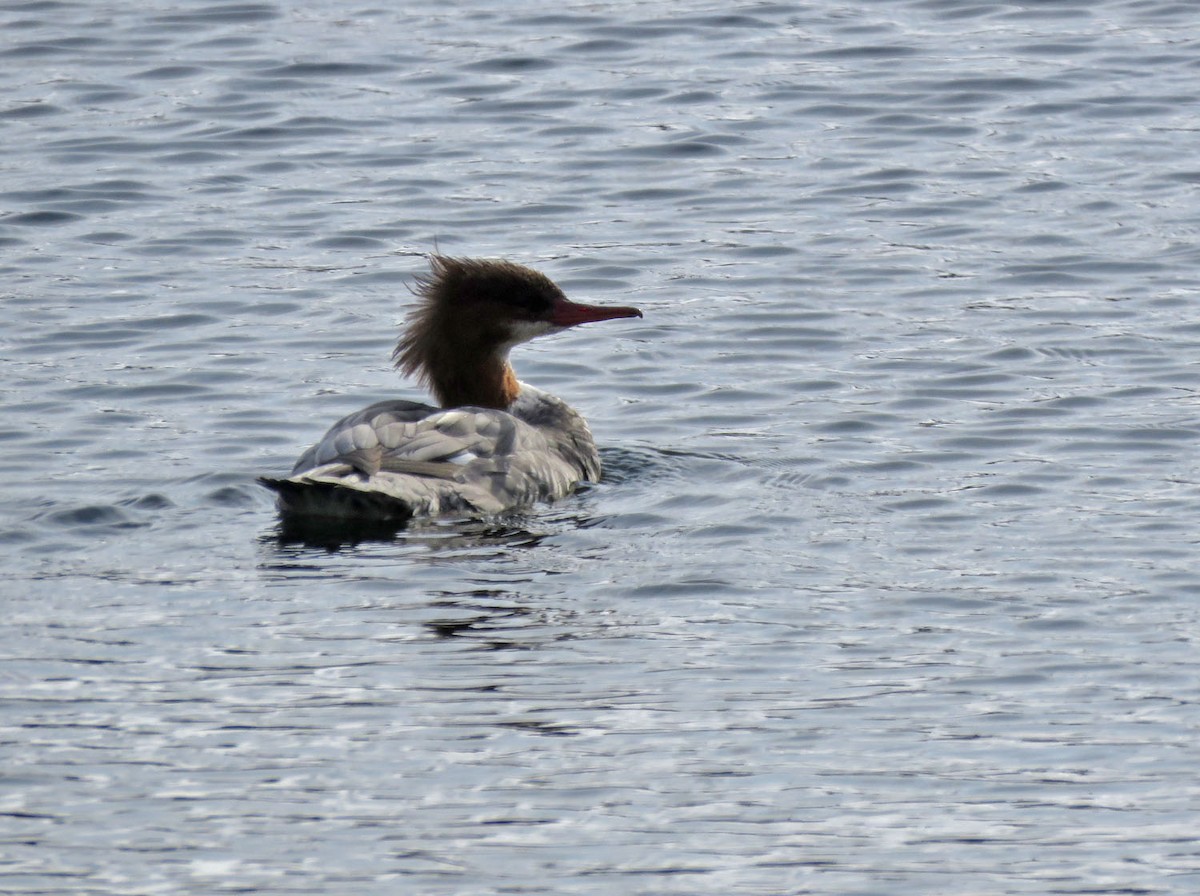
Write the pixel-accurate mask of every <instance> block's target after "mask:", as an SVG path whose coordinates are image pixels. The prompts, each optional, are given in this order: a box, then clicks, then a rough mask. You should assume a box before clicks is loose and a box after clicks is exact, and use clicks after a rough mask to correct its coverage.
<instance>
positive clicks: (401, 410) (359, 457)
mask: <svg viewBox="0 0 1200 896" xmlns="http://www.w3.org/2000/svg"><path fill="white" fill-rule="evenodd" d="M599 477H600V458H599V456H598V455H597V453H596V445H595V442H594V441H593V440H592V434H591V432H590V431H589V430H588V426H587V423H586V422H585V421H584V419H583V418H582V417H581V416H580V415H579V414H578V413H577V412H576V411H575V410H574V409H573V408H571V407H570V406H569V405H568V404H567V403H566V402H564V401H562V400H560V399H558V398H555V397H554V396H553V395H550V394H548V393H546V392H542V391H540V390H538V389H535V388H533V387H532V386H527V385H525V384H521V388H520V392H519V393H518V396H517V399H516V401H514V402H513V403H512V405H511V406H510V407H509V408H508V410H496V409H492V408H478V407H460V408H452V409H442V408H434V407H430V406H429V405H424V404H418V403H416V402H410V401H383V402H379V403H378V404H373V405H371V406H370V407H368V408H364V409H363V410H361V411H358V412H357V413H354V414H351V415H349V416H348V417H345V418H343V419H341V420H339V421H338V422H337V423H335V424H334V425H333V427H332V428H331V429H330V430H329V432H327V433H326V434H325V436H324V438H322V439H321V441H320V442H318V443H317V444H316V445H314V446H313V447H312V448H309V449H308V450H307V451H306V452H304V454H303V455H302V456H301V457H300V460H299V461H297V462H296V466H295V467H294V468H293V469H292V472H291V475H290V476H289V477H288V478H286V479H263V480H261V481H262V482H263V484H264V485H266V486H268V487H269V488H271V489H273V490H274V491H276V492H277V493H278V495H279V508H280V510H281V511H283V512H285V513H293V514H300V515H303V516H316V517H326V518H334V519H375V520H382V521H404V520H408V519H411V518H413V517H426V516H436V515H439V514H462V515H472V516H473V515H488V514H495V513H500V512H502V511H505V510H508V509H511V508H513V507H518V506H520V505H522V504H530V503H533V502H535V501H542V500H549V499H553V498H559V497H562V496H564V495H566V494H569V493H570V492H572V491H573V490H574V489H575V488H576V487H577V486H578V485H579V483H580V482H587V481H595V480H597V479H599Z"/></svg>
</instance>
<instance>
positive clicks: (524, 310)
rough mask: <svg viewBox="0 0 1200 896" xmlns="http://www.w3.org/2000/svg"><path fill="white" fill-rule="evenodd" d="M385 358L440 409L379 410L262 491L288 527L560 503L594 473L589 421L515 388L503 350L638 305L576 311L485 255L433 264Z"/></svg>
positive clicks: (527, 273)
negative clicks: (296, 520)
mask: <svg viewBox="0 0 1200 896" xmlns="http://www.w3.org/2000/svg"><path fill="white" fill-rule="evenodd" d="M430 268H431V271H430V273H429V274H428V275H425V276H422V277H419V278H418V280H417V285H416V287H415V289H414V293H415V295H416V297H417V303H416V305H415V307H414V309H413V310H412V311H411V313H410V314H409V316H408V318H407V321H406V325H405V328H404V331H403V333H402V334H401V336H400V341H399V343H398V344H397V345H396V350H395V352H394V353H393V355H392V358H393V361H394V362H395V364H396V367H398V368H399V369H400V370H401V371H403V372H404V373H405V374H408V375H411V376H415V377H416V378H417V379H418V380H419V381H420V382H421V383H422V384H423V385H424V386H426V387H427V388H428V389H429V390H430V391H431V392H432V393H433V396H434V398H435V399H436V400H437V404H438V406H437V407H433V406H430V405H427V404H420V403H417V402H412V401H403V400H393V401H381V402H379V403H377V404H373V405H371V406H370V407H368V408H364V409H363V410H361V411H358V412H356V413H353V414H350V415H349V416H347V417H343V418H342V419H341V420H339V421H338V422H337V423H335V424H334V425H333V427H332V428H331V429H330V430H329V431H328V432H327V433H326V434H325V436H324V437H323V438H322V439H321V440H320V441H319V442H318V443H317V444H316V445H314V446H313V447H311V448H309V449H308V450H307V451H305V452H304V454H302V455H301V457H300V459H299V460H298V461H297V462H296V465H295V467H293V469H292V472H291V474H290V475H289V476H288V477H287V478H284V479H272V478H263V479H260V480H259V481H260V482H261V483H262V484H263V485H266V486H267V487H268V488H271V489H273V490H274V491H275V492H277V493H278V506H279V509H280V511H281V512H282V513H283V514H285V515H290V516H292V517H303V518H308V517H324V518H332V519H342V520H369V521H372V522H396V523H402V522H406V521H408V520H410V519H412V518H414V517H416V518H421V517H432V516H437V515H444V514H455V515H464V516H486V515H490V514H495V513H500V512H502V511H505V510H509V509H512V508H515V507H519V506H521V505H524V504H530V503H533V502H535V501H542V500H551V499H554V498H560V497H563V496H564V495H567V494H569V493H570V492H572V491H573V490H574V489H575V488H576V487H577V486H578V485H579V484H580V483H581V482H595V481H597V480H598V479H599V477H600V457H599V455H598V454H597V452H596V443H595V441H594V440H593V439H592V434H591V431H590V430H589V429H588V425H587V422H586V421H585V420H584V419H583V417H582V416H581V415H580V414H579V413H578V412H577V411H575V410H574V409H573V408H572V407H571V406H570V405H568V404H567V403H566V402H564V401H563V400H562V399H560V398H556V397H555V396H553V395H550V394H549V393H546V392H542V391H540V390H538V389H535V388H533V387H532V386H529V385H526V384H525V383H522V382H520V381H519V380H518V379H517V377H516V374H515V373H514V372H513V369H512V366H511V365H510V364H509V361H508V353H509V351H510V350H511V349H512V348H514V347H515V346H517V345H520V344H521V343H523V342H528V341H529V340H531V339H534V338H536V337H538V336H543V335H546V334H548V333H557V332H561V331H562V330H564V329H567V328H569V327H575V326H578V325H580V324H585V323H593V322H595V321H603V320H612V319H614V318H623V317H641V316H642V312H641V311H639V310H638V309H637V308H630V307H615V306H599V305H584V304H581V303H577V302H573V301H571V300H570V299H568V298H567V297H566V296H565V295H564V294H563V291H562V290H561V289H560V288H559V287H558V286H557V285H556V284H555V283H554V282H553V281H552V280H551V279H550V278H549V277H547V276H545V275H544V274H541V273H539V272H538V271H535V270H533V269H531V268H528V267H525V266H523V265H519V264H515V263H513V262H510V261H502V260H494V259H470V258H450V257H447V256H444V255H432V256H430Z"/></svg>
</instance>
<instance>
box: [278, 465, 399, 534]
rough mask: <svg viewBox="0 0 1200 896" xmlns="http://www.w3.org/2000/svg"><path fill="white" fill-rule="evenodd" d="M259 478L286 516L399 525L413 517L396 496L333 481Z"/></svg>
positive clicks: (281, 512)
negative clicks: (367, 490)
mask: <svg viewBox="0 0 1200 896" xmlns="http://www.w3.org/2000/svg"><path fill="white" fill-rule="evenodd" d="M258 481H259V482H260V483H261V484H262V485H264V486H266V487H267V488H269V489H271V491H273V492H275V493H276V494H277V495H279V512H280V514H282V515H283V516H284V517H285V518H286V517H304V518H309V517H311V518H320V519H325V520H356V521H363V522H367V521H370V522H377V523H391V524H397V525H399V524H403V523H406V522H408V521H409V520H410V519H412V517H413V509H412V508H411V507H410V506H409V505H408V504H406V503H404V502H403V501H401V500H399V499H398V498H392V497H389V496H388V495H383V494H380V493H378V492H366V491H362V490H361V489H356V488H351V487H349V486H345V485H338V484H337V483H335V482H319V481H314V480H303V479H302V480H296V479H269V478H267V477H265V476H264V477H260V478H259V480H258Z"/></svg>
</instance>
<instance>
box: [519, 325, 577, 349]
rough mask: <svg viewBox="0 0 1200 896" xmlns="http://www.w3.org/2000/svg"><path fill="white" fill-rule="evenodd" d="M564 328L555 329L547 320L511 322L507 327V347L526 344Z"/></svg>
mask: <svg viewBox="0 0 1200 896" xmlns="http://www.w3.org/2000/svg"><path fill="white" fill-rule="evenodd" d="M562 329H565V328H564V327H556V326H555V325H554V324H552V323H550V321H548V320H519V321H513V323H511V324H510V325H509V328H508V333H509V338H508V347H509V348H512V347H513V346H514V345H520V344H521V343H522V342H528V341H529V340H530V339H537V338H538V337H539V336H545V335H546V334H547V333H557V332H558V331H559V330H562Z"/></svg>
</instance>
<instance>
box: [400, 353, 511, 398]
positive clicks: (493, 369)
mask: <svg viewBox="0 0 1200 896" xmlns="http://www.w3.org/2000/svg"><path fill="white" fill-rule="evenodd" d="M423 373H424V375H425V379H426V380H427V382H428V384H429V388H430V390H431V391H432V392H433V394H434V397H435V398H437V401H438V404H439V405H441V406H442V407H444V408H460V407H479V408H498V409H500V410H507V409H508V407H509V406H510V405H511V404H512V403H513V402H514V401H516V400H517V394H518V393H519V392H520V391H521V384H520V383H519V382H517V375H516V374H515V373H514V372H513V369H512V365H510V364H509V363H508V358H507V357H506V356H505V355H499V354H490V355H484V356H481V357H478V358H476V359H474V360H473V361H471V362H469V363H462V362H461V361H459V362H458V363H455V364H446V365H445V366H443V367H441V368H440V369H439V368H436V367H426V369H425V370H424V371H423Z"/></svg>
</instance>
